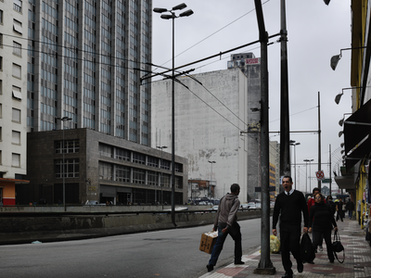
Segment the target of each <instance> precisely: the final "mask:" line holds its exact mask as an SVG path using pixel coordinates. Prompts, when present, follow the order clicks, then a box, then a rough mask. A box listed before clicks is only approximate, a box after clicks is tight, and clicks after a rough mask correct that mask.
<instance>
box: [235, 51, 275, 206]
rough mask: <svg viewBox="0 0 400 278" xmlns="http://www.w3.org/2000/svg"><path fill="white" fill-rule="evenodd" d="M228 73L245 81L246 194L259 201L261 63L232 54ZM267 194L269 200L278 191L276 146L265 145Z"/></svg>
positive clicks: (254, 58) (243, 54)
mask: <svg viewBox="0 0 400 278" xmlns="http://www.w3.org/2000/svg"><path fill="white" fill-rule="evenodd" d="M227 66H228V69H235V68H238V69H240V70H241V71H242V72H243V74H244V75H245V76H246V77H247V113H248V117H247V119H248V129H247V131H246V134H247V136H248V152H247V154H248V164H247V165H248V172H247V173H248V184H247V185H248V189H247V190H248V194H249V196H250V197H251V198H253V199H257V198H259V197H260V193H258V192H260V188H261V186H262V185H261V178H260V170H261V165H260V108H261V106H260V101H261V59H260V58H257V57H255V56H254V54H253V53H251V52H248V53H235V54H232V55H231V60H230V61H228V63H227ZM269 163H270V169H273V170H274V171H272V170H271V171H270V193H271V199H273V196H274V195H275V193H276V192H278V188H279V180H280V177H279V172H280V171H279V144H278V142H276V141H274V142H272V141H270V143H269Z"/></svg>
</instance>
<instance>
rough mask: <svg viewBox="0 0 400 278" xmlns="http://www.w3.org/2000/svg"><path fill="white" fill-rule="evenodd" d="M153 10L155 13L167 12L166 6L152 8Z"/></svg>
mask: <svg viewBox="0 0 400 278" xmlns="http://www.w3.org/2000/svg"><path fill="white" fill-rule="evenodd" d="M153 12H155V13H165V12H168V10H167V9H166V8H154V9H153Z"/></svg>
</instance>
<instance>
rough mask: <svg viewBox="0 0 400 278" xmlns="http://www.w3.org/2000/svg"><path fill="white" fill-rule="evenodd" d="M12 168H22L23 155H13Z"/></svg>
mask: <svg viewBox="0 0 400 278" xmlns="http://www.w3.org/2000/svg"><path fill="white" fill-rule="evenodd" d="M11 163H12V164H11V166H12V167H17V168H19V167H21V155H20V154H19V153H12V162H11Z"/></svg>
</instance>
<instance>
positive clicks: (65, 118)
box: [56, 116, 72, 211]
mask: <svg viewBox="0 0 400 278" xmlns="http://www.w3.org/2000/svg"><path fill="white" fill-rule="evenodd" d="M57 120H60V121H61V122H62V138H63V139H62V147H61V151H62V169H61V175H62V183H63V205H64V211H67V205H66V203H65V174H66V173H65V140H64V122H66V121H71V120H72V118H70V117H67V116H65V117H62V118H59V117H56V121H57Z"/></svg>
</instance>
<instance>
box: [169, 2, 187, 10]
mask: <svg viewBox="0 0 400 278" xmlns="http://www.w3.org/2000/svg"><path fill="white" fill-rule="evenodd" d="M186 7H187V6H186V4H185V3H182V4H179V5H176V6H175V7H173V8H172V10H173V11H176V10H182V9H184V8H186Z"/></svg>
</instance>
